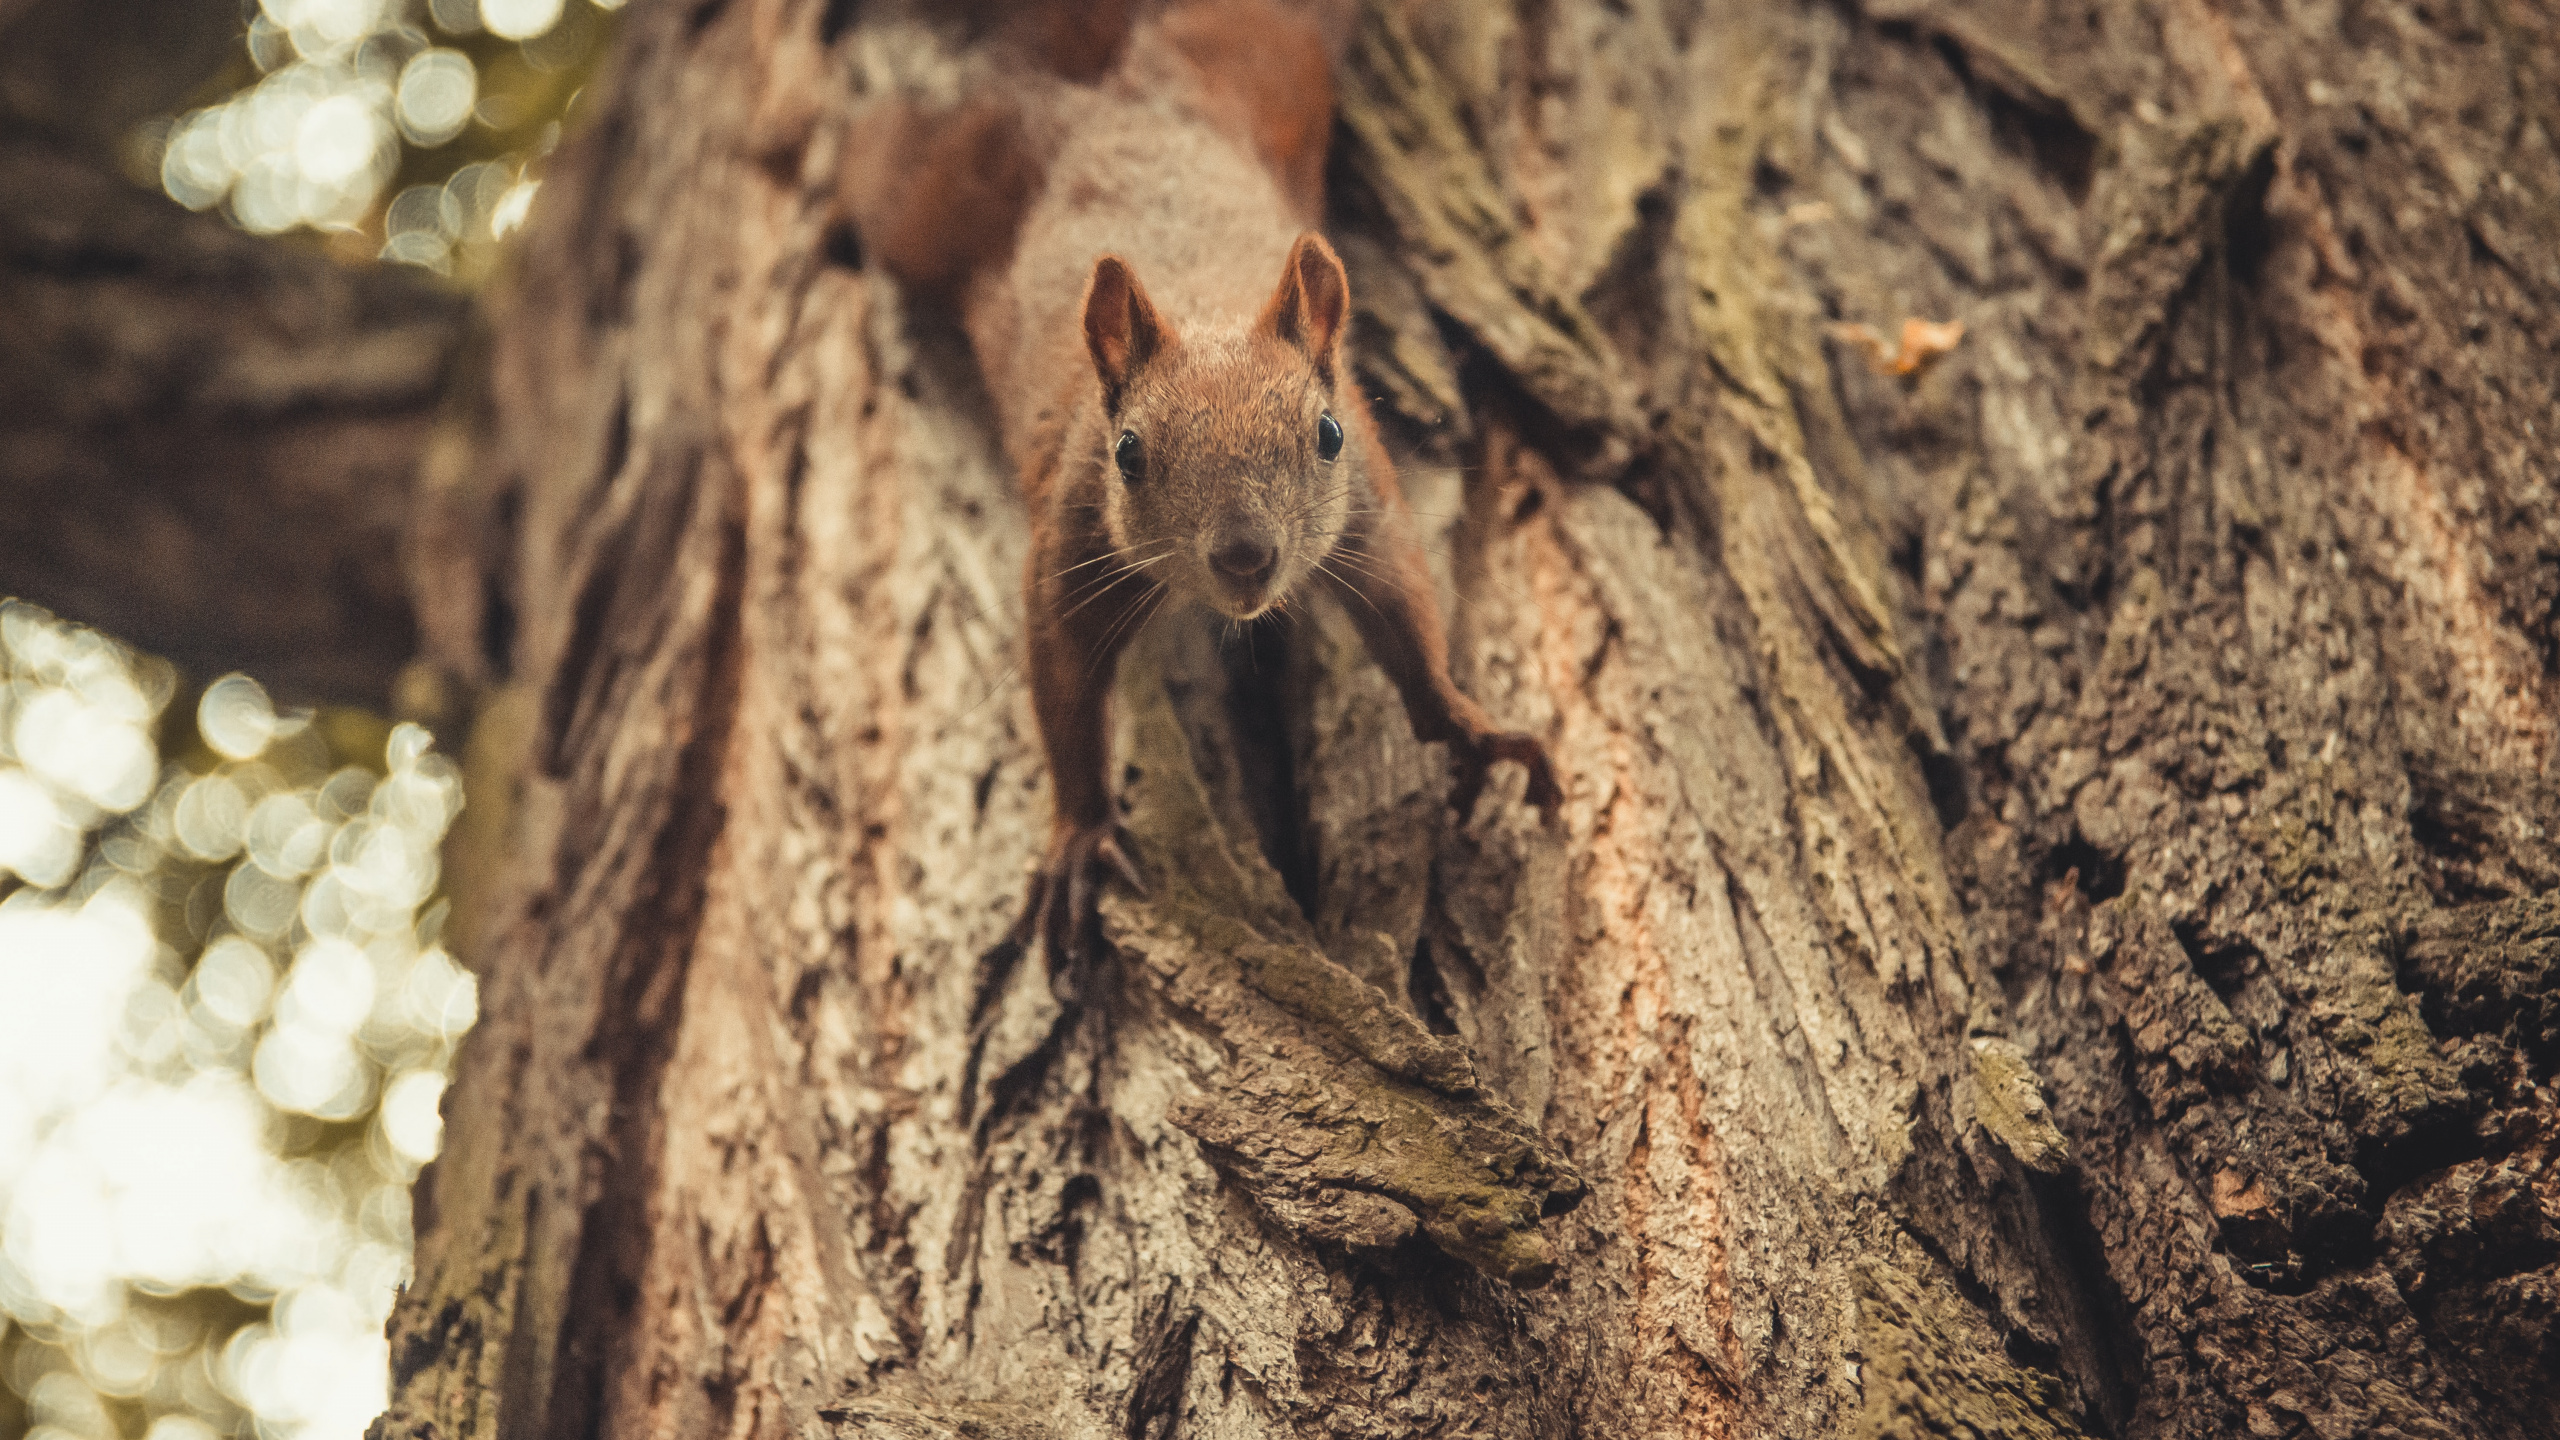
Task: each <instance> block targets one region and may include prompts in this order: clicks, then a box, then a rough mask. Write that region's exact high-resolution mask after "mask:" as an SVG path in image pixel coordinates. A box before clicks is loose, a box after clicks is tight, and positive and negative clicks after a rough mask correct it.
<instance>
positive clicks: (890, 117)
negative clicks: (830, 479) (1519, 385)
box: [844, 0, 1563, 969]
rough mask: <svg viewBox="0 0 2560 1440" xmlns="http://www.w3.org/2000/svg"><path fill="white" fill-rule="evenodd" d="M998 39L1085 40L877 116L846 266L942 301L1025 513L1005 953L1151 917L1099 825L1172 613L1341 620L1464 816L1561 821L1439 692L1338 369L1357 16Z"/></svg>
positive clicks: (1271, 13)
mask: <svg viewBox="0 0 2560 1440" xmlns="http://www.w3.org/2000/svg"><path fill="white" fill-rule="evenodd" d="M1012 13H1013V16H1014V17H1015V18H1014V20H1013V21H1012V24H1013V26H1014V34H1015V35H1016V36H1017V37H1018V38H1020V39H1021V40H1023V41H1025V42H1027V43H1025V44H1024V46H1023V48H1029V47H1030V46H1033V45H1038V46H1052V47H1054V46H1057V45H1058V44H1059V37H1058V35H1057V34H1056V33H1055V32H1057V31H1058V30H1059V29H1060V26H1061V23H1063V22H1061V21H1060V16H1062V15H1083V16H1101V17H1103V18H1102V19H1101V20H1099V21H1086V22H1084V23H1085V25H1086V28H1085V29H1082V30H1078V31H1076V32H1075V33H1074V34H1073V36H1072V39H1073V43H1072V44H1070V45H1067V46H1066V47H1065V48H1066V49H1068V50H1071V51H1073V52H1074V53H1075V54H1077V55H1078V56H1080V57H1083V58H1082V59H1081V60H1079V62H1078V64H1079V65H1080V66H1081V69H1082V71H1083V73H1081V74H1077V75H1065V74H1061V73H1060V72H1059V71H1057V70H1055V69H1052V70H1050V71H1048V72H1047V73H1045V74H1034V75H1027V76H1026V75H1022V74H1019V73H1015V74H1013V75H1011V76H1010V77H1009V78H1008V83H1006V84H1005V85H1003V86H1001V87H986V88H983V89H982V90H981V91H980V92H979V93H978V94H976V95H974V96H972V97H970V98H968V99H965V100H963V101H961V102H960V103H958V104H956V105H952V106H949V107H946V108H943V109H940V110H925V109H922V108H918V107H915V106H912V105H909V104H907V103H905V102H883V104H882V105H881V106H880V107H878V108H875V110H874V111H873V112H872V113H871V114H870V115H869V116H868V117H867V118H866V119H863V120H858V121H857V127H856V130H855V143H854V144H853V146H852V147H851V149H850V152H849V153H850V155H851V159H850V161H849V163H848V170H847V175H846V182H845V186H844V189H845V192H846V195H845V202H844V203H845V207H846V209H847V210H848V211H849V212H850V213H849V218H850V219H851V220H852V222H853V225H854V228H855V231H856V233H857V234H858V235H859V237H860V239H861V241H862V243H863V249H864V252H865V253H866V254H868V255H871V256H873V257H875V258H876V259H877V261H878V262H879V264H880V265H881V267H882V268H883V269H885V270H886V271H888V273H890V274H891V275H892V276H894V277H895V278H897V279H898V280H899V281H900V282H901V283H902V284H903V285H905V286H906V287H907V288H908V289H910V290H911V291H914V292H920V293H921V294H923V295H925V296H927V297H929V298H942V299H947V300H952V301H956V302H957V304H958V307H959V309H960V312H961V318H962V323H963V329H964V330H965V331H966V333H967V335H968V338H969V341H970V346H971V349H972V350H973V351H974V353H975V355H976V357H977V361H978V364H979V367H980V369H981V371H982V372H983V374H984V376H985V380H986V383H987V388H988V390H989V392H990V394H991V396H992V398H993V400H994V403H995V408H996V412H997V419H998V422H999V427H1000V429H1001V432H1002V438H1003V441H1004V447H1005V450H1006V452H1007V454H1008V456H1009V457H1010V458H1011V460H1012V461H1013V463H1014V465H1015V467H1016V468H1017V470H1018V471H1019V472H1020V478H1021V484H1022V488H1023V493H1024V496H1025V499H1026V500H1027V502H1028V506H1029V509H1030V514H1031V527H1032V537H1031V554H1030V560H1029V564H1028V567H1027V573H1026V575H1025V581H1024V598H1025V607H1024V608H1025V611H1026V615H1027V628H1028V631H1029V657H1028V667H1027V668H1028V671H1029V675H1030V681H1031V693H1032V703H1033V709H1034V711H1035V713H1036V715H1037V718H1038V721H1039V727H1040V738H1041V741H1042V744H1043V746H1044V747H1045V749H1046V750H1047V754H1048V760H1049V770H1050V776H1051V787H1052V796H1053V801H1054V807H1055V808H1054V814H1053V819H1052V824H1051V830H1050V836H1049V842H1048V848H1047V851H1046V854H1045V855H1044V857H1043V858H1042V860H1041V862H1040V866H1039V869H1038V871H1037V872H1036V874H1035V876H1034V879H1033V882H1032V887H1031V892H1030V895H1029V898H1028V900H1027V901H1026V903H1025V905H1024V908H1023V911H1022V914H1021V919H1020V920H1019V921H1018V922H1017V923H1016V925H1015V927H1014V931H1013V934H1012V936H1011V939H1012V940H1013V941H1014V943H1016V944H1023V945H1027V944H1028V943H1029V942H1030V940H1031V939H1032V938H1033V937H1034V936H1035V935H1036V936H1037V937H1038V938H1039V939H1040V940H1042V941H1043V943H1045V944H1046V945H1047V946H1048V951H1049V955H1050V964H1051V966H1052V967H1053V969H1055V968H1056V967H1058V966H1060V965H1061V964H1062V963H1067V962H1072V961H1074V960H1076V959H1077V958H1079V957H1080V956H1081V954H1082V948H1083V946H1084V944H1085V938H1084V937H1085V936H1086V935H1087V934H1089V933H1090V932H1091V930H1092V927H1093V923H1094V920H1093V916H1094V907H1095V905H1096V903H1097V902H1098V900H1099V898H1100V889H1099V882H1100V881H1101V880H1102V878H1103V875H1104V873H1105V872H1108V873H1110V874H1114V875H1117V876H1118V877H1119V878H1120V880H1121V881H1122V882H1124V883H1125V884H1127V885H1128V886H1129V887H1130V888H1131V889H1132V890H1134V891H1136V892H1138V893H1141V894H1143V893H1145V891H1146V885H1145V882H1144V879H1143V877H1142V876H1141V875H1140V874H1139V872H1138V867H1137V866H1136V865H1135V864H1134V863H1133V862H1132V860H1131V858H1130V855H1131V849H1132V847H1131V846H1130V845H1129V844H1128V842H1127V839H1126V836H1125V835H1124V834H1123V832H1122V831H1121V829H1120V826H1119V824H1118V822H1117V820H1116V818H1115V813H1114V804H1113V796H1112V791H1111V785H1110V781H1109V775H1110V754H1109V750H1110V738H1109V737H1110V727H1109V705H1110V692H1111V687H1112V683H1113V676H1114V671H1115V666H1116V661H1117V659H1118V657H1119V655H1120V653H1121V651H1122V650H1123V649H1124V648H1125V647H1126V646H1127V644H1128V643H1129V641H1130V639H1131V638H1132V636H1133V635H1134V634H1135V633H1136V632H1137V631H1138V630H1139V629H1140V628H1141V627H1142V626H1143V625H1144V624H1145V623H1146V622H1147V620H1148V619H1150V618H1151V617H1152V616H1153V615H1155V614H1156V613H1157V612H1158V611H1159V610H1161V609H1162V608H1164V607H1165V606H1166V605H1167V604H1168V603H1171V602H1174V601H1177V600H1190V601H1196V602H1201V603H1205V604H1206V605H1208V606H1209V607H1210V608H1211V609H1213V610H1215V611H1217V612H1218V613H1220V614H1222V615H1225V616H1227V617H1228V618H1229V619H1231V620H1236V621H1250V620H1253V619H1255V618H1257V617H1259V616H1261V615H1264V614H1265V613H1268V612H1271V611H1275V610H1280V609H1283V608H1284V607H1286V606H1289V605H1290V604H1292V603H1293V602H1294V601H1295V600H1296V599H1297V598H1298V597H1301V596H1303V595H1306V594H1309V593H1327V594H1331V595H1334V596H1336V597H1338V598H1339V599H1340V600H1341V601H1342V602H1343V608H1344V610H1345V613H1346V614H1347V615H1348V616H1349V617H1350V618H1351V620H1352V621H1353V623H1354V625H1355V626H1356V627H1357V629H1358V630H1359V633H1360V635H1361V637H1362V639H1363V641H1364V642H1365V643H1366V645H1367V648H1368V650H1369V653H1370V654H1371V656H1372V657H1373V658H1374V659H1375V660H1376V661H1377V663H1378V665H1379V666H1380V668H1381V669H1383V670H1384V671H1385V672H1386V673H1387V675H1388V677H1389V678H1390V679H1392V680H1393V681H1394V683H1395V686H1396V689H1397V692H1398V694H1399V695H1400V697H1401V698H1402V700H1403V702H1404V708H1405V713H1406V716H1407V718H1408V719H1409V720H1410V721H1411V723H1412V725H1413V731H1414V734H1415V736H1416V737H1417V738H1418V739H1420V740H1422V741H1423V742H1425V743H1431V742H1440V743H1443V744H1446V745H1447V746H1448V747H1449V758H1450V763H1451V766H1452V769H1453V773H1454V776H1455V784H1454V786H1453V789H1452V799H1453V801H1454V803H1455V804H1456V806H1457V807H1458V811H1459V813H1460V814H1461V815H1464V814H1466V813H1467V812H1468V811H1470V810H1471V809H1472V808H1473V804H1474V800H1475V797H1476V795H1477V794H1478V792H1479V791H1480V790H1481V789H1482V786H1483V783H1484V779H1485V772H1486V770H1487V768H1488V767H1489V766H1490V765H1491V764H1492V763H1493V762H1494V761H1497V760H1509V761H1513V762H1515V763H1518V764H1520V765H1522V766H1523V767H1525V768H1526V769H1527V771H1528V788H1527V799H1528V800H1529V801H1530V802H1531V803H1532V804H1534V805H1536V806H1537V807H1538V809H1539V811H1540V813H1541V815H1542V816H1543V817H1544V818H1545V819H1547V820H1548V821H1549V822H1552V821H1553V819H1554V816H1555V813H1556V809H1557V806H1558V805H1559V804H1560V803H1561V801H1562V798H1563V797H1562V791H1561V789H1560V788H1559V787H1558V785H1557V783H1556V778H1555V769H1554V765H1553V763H1552V762H1551V761H1550V759H1549V757H1548V754H1547V749H1546V746H1545V744H1544V743H1543V742H1541V741H1540V740H1539V739H1538V738H1536V737H1535V736H1532V735H1528V734H1525V733H1521V732H1517V731H1506V730H1502V729H1499V728H1498V727H1496V726H1495V724H1494V722H1493V720H1492V718H1491V717H1490V716H1488V715H1487V714H1486V713H1485V710H1484V708H1483V707H1482V706H1481V705H1478V704H1477V703H1476V702H1475V701H1474V700H1473V699H1471V698H1469V697H1468V696H1467V695H1466V694H1465V693H1464V692H1462V691H1461V690H1459V689H1458V687H1457V686H1456V684H1454V683H1453V682H1452V681H1451V680H1450V678H1449V657H1448V640H1447V636H1446V633H1445V631H1444V629H1443V627H1442V624H1441V618H1440V613H1439V608H1438V605H1437V603H1436V601H1435V599H1434V597H1433V591H1432V584H1431V579H1430V575H1429V572H1428V571H1427V570H1426V569H1425V567H1424V564H1423V559H1422V553H1421V549H1420V546H1419V544H1418V543H1417V541H1416V539H1415V537H1414V528H1413V520H1412V516H1411V513H1410V512H1409V511H1408V509H1407V508H1406V505H1405V500H1404V494H1403V490H1402V488H1401V486H1400V484H1399V482H1398V480H1397V478H1396V470H1395V465H1394V463H1393V462H1392V461H1391V460H1390V459H1389V458H1388V455H1387V450H1386V447H1385V445H1384V444H1383V443H1382V442H1381V440H1380V437H1379V433H1378V427H1377V423H1376V421H1375V420H1374V419H1373V418H1372V417H1371V415H1370V411H1369V406H1368V403H1367V401H1366V400H1365V399H1364V398H1363V396H1362V395H1361V393H1360V390H1359V387H1358V386H1357V385H1356V384H1354V383H1353V380H1352V377H1351V375H1350V374H1349V370H1348V366H1347V364H1346V356H1345V349H1346V345H1345V336H1346V332H1347V331H1348V329H1349V322H1350V315H1351V294H1350V285H1349V281H1348V279H1347V277H1346V276H1345V274H1344V272H1343V267H1342V262H1341V260H1340V259H1339V258H1338V257H1337V256H1336V255H1335V254H1334V251H1333V248H1332V247H1331V246H1330V245H1328V244H1327V243H1326V242H1325V240H1324V237H1323V236H1322V235H1320V234H1318V233H1317V231H1316V229H1315V228H1314V226H1315V223H1316V221H1317V219H1318V218H1319V216H1320V215H1321V213H1322V209H1323V174H1324V161H1325V146H1326V142H1327V139H1328V138H1329V136H1330V133H1331V128H1332V112H1333V92H1332V64H1333V60H1334V58H1335V53H1336V51H1337V49H1338V47H1339V45H1340V44H1341V43H1342V41H1343V38H1344V32H1345V31H1347V28H1348V26H1347V23H1346V19H1345V17H1342V16H1333V17H1326V16H1323V15H1318V14H1311V13H1310V12H1309V11H1308V10H1307V9H1306V8H1304V7H1289V6H1284V5H1282V4H1279V3H1275V0H1192V3H1187V4H1183V3H1177V4H1175V5H1173V6H1171V7H1169V8H1166V9H1162V10H1159V11H1156V12H1155V13H1152V14H1148V15H1145V16H1143V17H1138V18H1132V17H1131V16H1130V14H1129V7H1128V6H1127V5H1125V4H1122V5H1118V6H1111V5H1097V6H1094V7H1092V8H1091V9H1084V10H1078V9H1077V8H1076V7H1075V5H1074V0H1066V8H1064V9H1061V8H1059V6H1058V5H1057V3H1056V0H1052V3H1051V4H1050V5H1046V6H1043V5H1032V6H1024V7H1021V8H1019V9H1017V10H1015V11H1013V12H1012ZM1094 24H1100V25H1104V26H1108V27H1110V28H1111V29H1113V30H1115V31H1117V33H1112V34H1103V35H1100V36H1097V35H1095V34H1094V33H1092V28H1091V27H1092V26H1093V25H1094ZM1004 38H1005V37H1004V36H1002V35H999V36H998V37H997V48H999V49H1001V46H1002V42H1003V40H1004ZM1014 68H1015V70H1016V71H1017V72H1018V71H1019V70H1020V68H1021V67H1020V66H1019V65H1016V66H1015V67H1014ZM991 91H992V92H995V93H990V92H991ZM1142 277H1143V278H1142Z"/></svg>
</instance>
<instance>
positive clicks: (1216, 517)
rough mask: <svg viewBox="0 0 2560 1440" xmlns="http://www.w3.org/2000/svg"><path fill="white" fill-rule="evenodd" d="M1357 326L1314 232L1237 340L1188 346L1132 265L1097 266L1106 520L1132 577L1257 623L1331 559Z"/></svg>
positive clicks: (1106, 261)
mask: <svg viewBox="0 0 2560 1440" xmlns="http://www.w3.org/2000/svg"><path fill="white" fill-rule="evenodd" d="M1350 314H1351V291H1350V286H1349V285H1348V283H1347V282H1346V281H1345V280H1344V278H1343V274H1342V262H1341V261H1340V260H1338V259H1336V258H1335V257H1334V253H1333V249H1332V247H1331V246H1329V245H1327V244H1325V243H1324V239H1323V237H1321V236H1319V235H1316V234H1315V233H1313V232H1309V233H1307V234H1304V235H1301V236H1299V237H1298V241H1297V243H1296V244H1295V245H1292V246H1291V247H1289V259H1288V263H1287V264H1286V265H1284V266H1283V267H1282V268H1281V272H1280V287H1279V289H1278V290H1276V291H1275V292H1273V294H1272V296H1271V300H1270V303H1269V304H1267V305H1265V306H1263V308H1262V313H1261V315H1260V316H1259V317H1257V318H1256V319H1255V320H1254V321H1253V323H1252V324H1251V325H1249V326H1245V327H1243V328H1242V329H1238V330H1226V331H1214V330H1205V329H1204V330H1202V331H1201V332H1199V333H1195V334H1192V335H1189V336H1181V335H1177V334H1176V333H1175V332H1174V330H1173V327H1172V326H1171V325H1169V324H1168V323H1167V322H1166V321H1165V319H1164V317H1163V316H1162V315H1160V314H1158V313H1157V311H1156V308H1155V306H1154V304H1153V303H1151V302H1150V301H1149V300H1148V299H1147V292H1146V291H1145V290H1143V289H1141V288H1140V287H1139V285H1138V277H1137V276H1136V275H1135V274H1133V273H1131V271H1130V269H1129V266H1128V264H1127V262H1125V261H1123V260H1121V259H1120V258H1119V257H1118V256H1116V255H1106V256H1104V257H1103V258H1102V259H1101V260H1099V261H1098V262H1096V263H1095V265H1094V267H1093V281H1092V283H1091V284H1090V285H1088V286H1087V287H1086V290H1085V299H1084V338H1085V346H1086V348H1087V349H1089V350H1090V351H1091V352H1092V354H1093V368H1094V373H1095V374H1096V375H1098V376H1099V377H1100V378H1101V381H1102V406H1103V413H1104V415H1105V416H1106V417H1107V423H1106V424H1105V425H1104V427H1103V429H1102V434H1101V444H1102V447H1103V454H1102V457H1101V464H1102V469H1103V476H1104V485H1103V492H1104V500H1103V518H1104V521H1105V523H1106V525H1107V527H1108V529H1109V531H1110V534H1111V541H1112V544H1114V545H1115V546H1118V547H1120V549H1121V550H1122V552H1123V553H1124V555H1125V557H1126V562H1127V563H1128V564H1131V565H1135V566H1144V567H1145V568H1146V570H1147V572H1148V574H1149V575H1150V576H1151V578H1156V579H1159V580H1161V581H1162V582H1163V583H1165V584H1167V585H1169V586H1171V587H1173V588H1174V589H1176V590H1179V591H1182V592H1184V593H1187V594H1190V595H1193V596H1196V597H1198V598H1200V599H1202V600H1205V601H1207V602H1208V603H1209V604H1210V605H1212V606H1214V607H1215V608H1216V609H1217V610H1219V611H1220V612H1221V613H1223V614H1225V615H1227V616H1229V617H1230V618H1233V619H1237V620H1249V619H1251V618H1253V617H1254V616H1256V615H1259V614H1261V613H1262V612H1263V611H1265V610H1267V609H1269V608H1271V606H1272V605H1273V604H1274V603H1276V602H1277V601H1278V600H1279V599H1280V598H1281V597H1282V596H1285V595H1287V594H1288V593H1289V592H1290V591H1291V589H1293V588H1294V587H1295V586H1296V585H1297V584H1298V582H1300V581H1301V580H1304V579H1305V578H1306V576H1307V574H1308V572H1309V571H1311V570H1313V569H1314V568H1315V567H1316V565H1317V564H1318V562H1320V561H1322V560H1323V559H1324V558H1325V556H1326V555H1328V554H1330V553H1331V552H1332V550H1333V548H1334V545H1335V543H1336V542H1337V541H1339V540H1340V539H1341V537H1342V531H1343V527H1344V525H1345V524H1347V523H1348V522H1349V519H1350V516H1351V509H1352V496H1353V494H1354V493H1355V486H1354V483H1353V481H1354V469H1353V465H1354V462H1353V457H1352V448H1353V447H1352V444H1351V441H1352V437H1351V436H1349V434H1348V433H1347V431H1346V429H1345V427H1346V426H1347V425H1348V424H1350V423H1352V417H1351V416H1349V415H1346V414H1345V413H1344V411H1345V410H1346V409H1348V408H1352V407H1344V406H1340V405H1337V404H1336V401H1335V386H1336V383H1337V380H1338V378H1339V376H1340V375H1341V372H1342V365H1341V357H1342V337H1343V331H1344V330H1345V328H1346V327H1347V325H1348V322H1349V319H1350Z"/></svg>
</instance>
